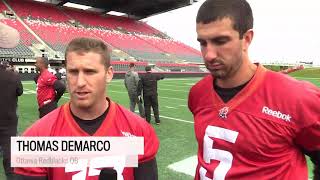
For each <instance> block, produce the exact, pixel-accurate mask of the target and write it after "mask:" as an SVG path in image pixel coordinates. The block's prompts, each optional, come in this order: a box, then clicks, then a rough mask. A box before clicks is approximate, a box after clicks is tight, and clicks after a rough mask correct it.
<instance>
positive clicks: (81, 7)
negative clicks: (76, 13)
mask: <svg viewBox="0 0 320 180" xmlns="http://www.w3.org/2000/svg"><path fill="white" fill-rule="evenodd" d="M63 6H66V7H71V8H77V9H83V10H87V9H90V8H92V7H91V6H85V5H81V4H76V3H71V2H67V3H65V4H64V5H63Z"/></svg>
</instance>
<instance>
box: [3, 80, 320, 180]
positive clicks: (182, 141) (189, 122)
mask: <svg viewBox="0 0 320 180" xmlns="http://www.w3.org/2000/svg"><path fill="white" fill-rule="evenodd" d="M299 79H304V80H308V81H311V82H312V83H315V84H316V85H317V86H319V87H320V78H305V77H304V78H301V77H299ZM198 80H199V78H186V79H165V80H162V81H160V82H159V87H158V91H159V106H160V118H161V125H160V126H157V125H155V123H154V121H152V125H153V127H154V128H155V130H156V132H157V134H158V137H159V139H160V149H159V152H158V155H157V161H158V170H159V179H160V180H189V179H190V180H191V179H193V177H192V176H191V175H187V174H185V173H182V172H178V171H175V170H172V169H170V168H169V167H168V166H169V165H172V164H173V163H178V162H181V163H180V165H177V166H180V169H183V170H184V171H190V170H189V168H190V167H187V166H188V163H185V167H184V164H183V163H184V161H183V160H185V159H187V158H189V157H193V158H194V156H195V155H196V152H197V144H196V140H195V137H194V130H193V117H192V114H191V113H190V112H189V110H188V107H187V96H188V92H189V89H190V87H191V86H192V85H193V84H194V83H195V82H197V81H198ZM23 86H24V94H23V95H22V97H20V98H19V115H20V117H19V127H18V131H19V134H21V133H22V132H23V131H24V130H25V129H26V128H27V127H28V126H30V125H31V124H32V123H33V122H34V121H36V120H37V117H38V111H37V103H36V96H35V88H36V86H35V84H34V82H32V81H26V82H23ZM107 91H108V95H109V96H110V97H111V99H112V100H113V101H115V102H117V103H119V104H122V105H124V106H126V107H129V101H128V95H127V92H126V90H125V87H124V85H123V80H113V81H112V83H111V84H110V85H109V87H108V90H107ZM68 99H69V98H68V94H65V95H64V96H63V98H62V99H61V101H60V104H62V103H64V102H67V101H68ZM189 159H190V158H189ZM1 161H2V159H1ZM178 164H179V163H178ZM181 164H182V167H181ZM189 164H190V163H189ZM308 165H309V167H311V163H310V161H308ZM178 169H179V168H178ZM191 170H192V168H191ZM189 174H193V172H189ZM309 174H310V177H312V173H311V170H310V168H309ZM2 179H5V176H4V172H3V169H2V168H0V180H2Z"/></svg>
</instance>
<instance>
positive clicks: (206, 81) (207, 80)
mask: <svg viewBox="0 0 320 180" xmlns="http://www.w3.org/2000/svg"><path fill="white" fill-rule="evenodd" d="M212 83H213V77H212V75H211V74H209V75H207V76H205V77H203V78H202V79H201V80H200V81H198V82H197V83H196V84H195V85H193V86H192V87H191V89H190V92H193V91H201V90H203V89H204V88H207V87H210V86H212Z"/></svg>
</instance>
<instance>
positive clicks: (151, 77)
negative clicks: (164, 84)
mask: <svg viewBox="0 0 320 180" xmlns="http://www.w3.org/2000/svg"><path fill="white" fill-rule="evenodd" d="M145 70H146V74H144V75H142V76H141V77H140V79H141V89H142V91H143V101H144V110H145V116H146V120H147V121H148V122H149V123H150V120H151V107H152V109H153V114H154V118H155V121H156V124H157V125H160V117H159V105H158V81H159V80H161V79H164V76H163V75H159V74H154V73H151V66H146V68H145ZM138 92H141V91H140V90H138Z"/></svg>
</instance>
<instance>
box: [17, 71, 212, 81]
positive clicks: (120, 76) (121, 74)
mask: <svg viewBox="0 0 320 180" xmlns="http://www.w3.org/2000/svg"><path fill="white" fill-rule="evenodd" d="M125 73H126V72H116V73H115V74H114V75H113V79H124V75H125ZM144 73H145V72H139V74H144ZM154 73H155V74H163V75H164V77H165V78H187V77H204V76H206V75H208V74H209V73H198V72H197V73H196V72H195V73H192V72H189V73H188V72H185V73H182V72H177V73H176V72H161V73H159V72H154ZM19 75H20V78H21V80H22V81H33V78H34V77H35V76H36V74H35V73H19Z"/></svg>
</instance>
